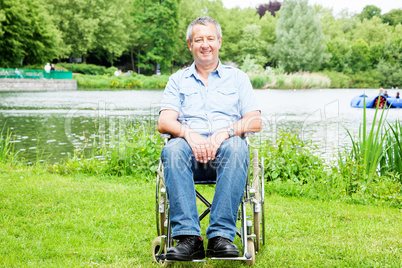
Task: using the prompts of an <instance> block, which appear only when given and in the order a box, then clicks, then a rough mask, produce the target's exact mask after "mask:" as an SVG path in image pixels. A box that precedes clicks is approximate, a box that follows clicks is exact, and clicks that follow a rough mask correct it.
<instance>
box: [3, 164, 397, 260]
mask: <svg viewBox="0 0 402 268" xmlns="http://www.w3.org/2000/svg"><path fill="white" fill-rule="evenodd" d="M205 189H206V190H207V191H209V192H211V190H212V188H208V187H206V188H205ZM154 200H155V193H154V186H153V183H151V182H146V181H145V178H144V177H138V178H132V177H125V178H118V177H107V176H102V175H99V176H88V175H71V176H61V175H54V174H53V175H50V174H48V173H46V172H41V171H34V170H27V169H23V170H4V169H3V168H2V169H1V170H0V267H127V266H129V267H149V266H154V267H156V266H158V265H157V264H155V263H153V262H152V260H151V244H152V241H153V239H154V238H155V237H156V228H155V219H154V217H155V216H154V215H155V204H154V202H155V201H154ZM265 209H266V227H267V244H266V245H265V246H263V247H262V250H261V252H260V253H259V254H257V261H256V267H401V266H402V231H401V230H402V210H400V209H396V208H389V207H386V206H369V205H354V204H346V203H344V202H324V201H315V200H311V199H302V198H291V197H281V196H278V195H270V196H267V197H266V205H265ZM202 227H203V229H204V230H205V228H206V226H205V223H204V224H202ZM236 243H237V244H239V239H237V241H236ZM205 246H206V243H205ZM194 266H196V267H242V266H245V264H244V263H242V262H234V261H227V262H222V261H211V260H209V259H208V260H207V263H206V264H197V265H194V264H192V263H182V264H181V265H179V264H175V265H174V267H194Z"/></svg>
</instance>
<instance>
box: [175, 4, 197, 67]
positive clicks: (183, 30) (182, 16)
mask: <svg viewBox="0 0 402 268" xmlns="http://www.w3.org/2000/svg"><path fill="white" fill-rule="evenodd" d="M201 9H202V5H201V1H198V0H186V1H180V6H179V21H178V29H177V32H176V35H177V43H176V49H175V53H174V61H175V63H179V64H182V65H184V64H189V63H191V62H192V61H193V55H192V53H191V51H190V50H189V49H188V46H187V42H186V39H187V36H186V35H187V27H188V25H189V24H190V23H191V22H192V21H193V20H194V19H196V18H198V17H201V16H203V13H202V11H201Z"/></svg>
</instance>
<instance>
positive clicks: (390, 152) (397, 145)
mask: <svg viewBox="0 0 402 268" xmlns="http://www.w3.org/2000/svg"><path fill="white" fill-rule="evenodd" d="M388 125H389V129H390V131H389V132H388V135H387V136H386V141H385V143H386V149H385V159H384V161H382V162H381V170H386V171H388V172H393V173H395V174H396V175H397V178H398V179H399V181H400V182H402V178H401V176H402V123H401V121H399V120H398V121H396V122H395V124H394V125H391V124H388Z"/></svg>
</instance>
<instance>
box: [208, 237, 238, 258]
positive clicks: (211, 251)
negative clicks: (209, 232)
mask: <svg viewBox="0 0 402 268" xmlns="http://www.w3.org/2000/svg"><path fill="white" fill-rule="evenodd" d="M207 257H208V258H212V257H239V249H238V248H237V246H236V245H234V244H233V243H232V242H231V241H230V240H229V239H227V238H224V237H221V236H216V237H213V238H211V239H209V241H208V247H207Z"/></svg>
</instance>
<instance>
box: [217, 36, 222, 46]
mask: <svg viewBox="0 0 402 268" xmlns="http://www.w3.org/2000/svg"><path fill="white" fill-rule="evenodd" d="M218 42H219V46H218V49H221V47H222V36H221V37H219V41H218Z"/></svg>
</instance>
